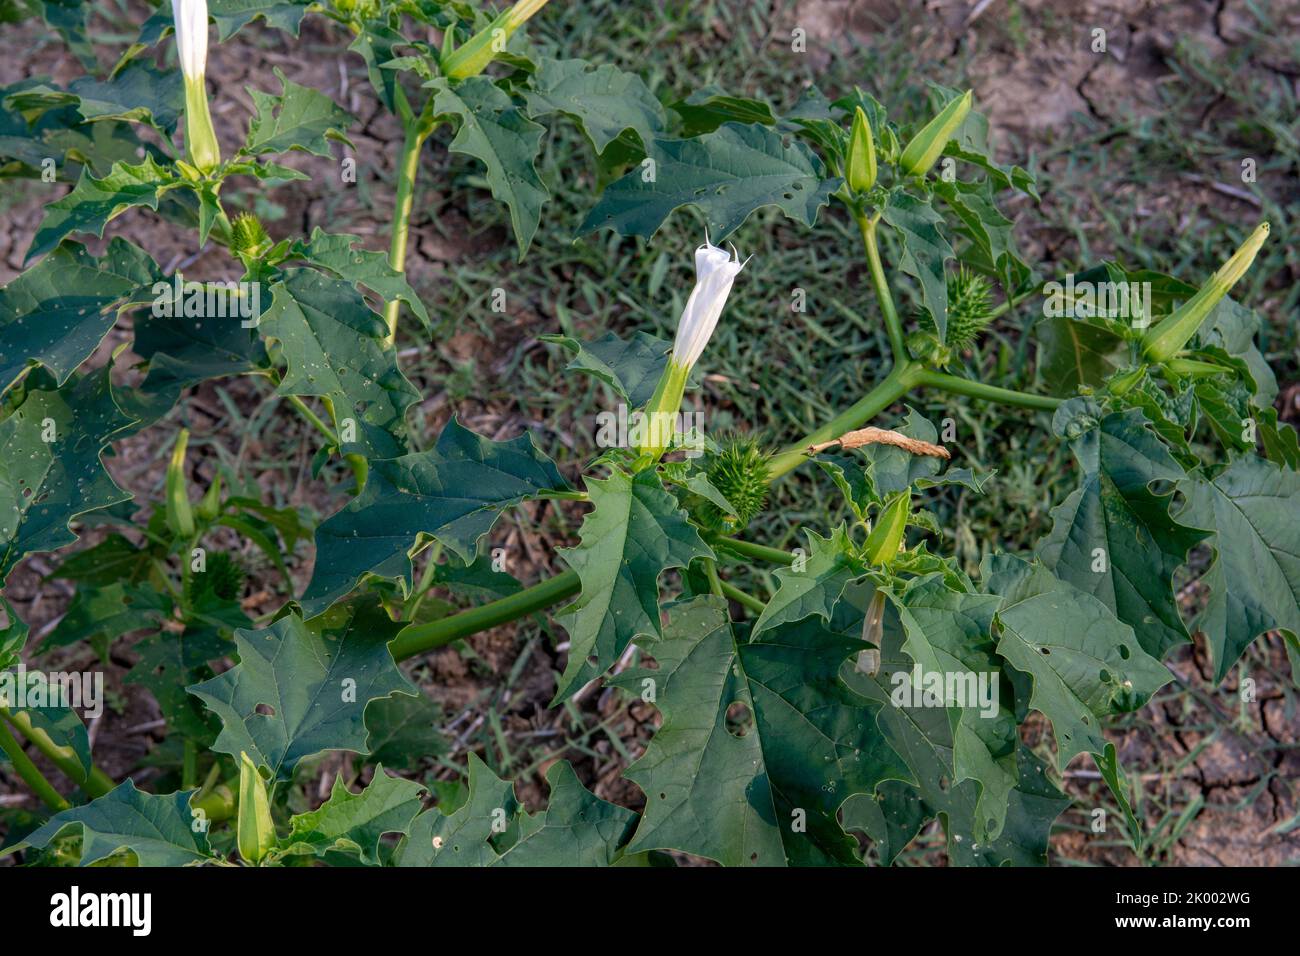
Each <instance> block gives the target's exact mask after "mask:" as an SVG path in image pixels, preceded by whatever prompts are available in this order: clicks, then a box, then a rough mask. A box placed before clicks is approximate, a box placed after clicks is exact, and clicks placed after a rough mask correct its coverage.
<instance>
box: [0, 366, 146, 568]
mask: <svg viewBox="0 0 1300 956" xmlns="http://www.w3.org/2000/svg"><path fill="white" fill-rule="evenodd" d="M109 369H110V366H104V367H103V368H102V369H100V370H99V371H97V372H95V373H94V374H93V375H85V376H82V377H80V378H78V379H74V380H72V381H69V382H67V383H66V384H65V385H64V386H63V387H62V388H55V387H53V386H54V383H53V382H52V381H51V380H50V378H49V376H48V375H46V374H45V373H43V372H40V373H37V372H33V373H31V375H29V377H28V381H27V394H26V397H25V398H24V400H23V403H22V404H21V405H19V406H18V408H17V409H16V410H15V411H14V412H13V414H11V415H10V416H9V417H8V418H6V419H5V420H4V421H0V581H2V580H4V578H5V577H7V576H8V575H9V572H10V571H11V570H13V567H14V565H15V564H17V563H18V561H19V560H20V559H21V558H22V556H23V555H25V554H29V553H31V552H33V551H52V550H54V549H55V548H58V547H62V546H63V545H65V544H68V543H70V542H72V541H75V540H77V536H76V535H75V534H73V533H72V532H71V531H70V530H68V522H69V521H71V520H72V519H73V518H75V517H76V516H77V515H81V514H85V513H86V512H87V511H93V510H94V509H96V508H106V507H108V506H109V505H111V504H114V503H116V502H119V501H126V500H128V499H129V498H130V497H131V496H130V494H128V493H127V492H125V491H123V490H122V489H121V488H119V487H118V486H117V485H116V484H114V482H113V479H112V478H110V477H109V475H108V472H107V471H105V470H104V466H103V465H102V464H101V463H100V460H99V453H100V451H101V450H102V449H103V448H104V446H105V445H106V444H108V442H109V441H110V440H111V439H112V437H113V436H114V435H115V434H117V433H118V432H120V431H122V430H123V429H124V428H126V427H127V426H129V425H130V424H131V419H130V418H127V417H126V416H125V415H123V414H122V412H121V411H120V410H119V409H118V407H117V405H116V404H115V403H114V401H113V396H112V394H111V393H110V390H109V377H108V376H109Z"/></svg>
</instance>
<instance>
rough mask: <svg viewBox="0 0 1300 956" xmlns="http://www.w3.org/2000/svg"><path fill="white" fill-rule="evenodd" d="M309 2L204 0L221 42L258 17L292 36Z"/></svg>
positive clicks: (291, 0) (284, 0) (307, 0)
mask: <svg viewBox="0 0 1300 956" xmlns="http://www.w3.org/2000/svg"><path fill="white" fill-rule="evenodd" d="M309 3H310V0H208V13H209V14H210V15H211V17H212V19H213V20H214V21H216V24H217V39H218V40H221V41H223V42H224V41H225V40H227V39H229V38H230V36H231V35H232V34H234V32H235V31H236V30H239V29H240V28H241V27H243V26H244V25H245V24H248V23H250V22H252V21H253V20H254V19H256V18H258V17H261V18H262V19H263V20H265V21H266V24H267V25H268V26H272V27H275V28H276V29H277V30H283V31H284V32H285V33H288V34H290V35H291V36H295V37H296V36H297V35H298V26H299V24H300V23H301V22H302V18H303V15H304V14H305V13H306V12H307V7H308V5H309ZM168 19H170V16H169V17H168Z"/></svg>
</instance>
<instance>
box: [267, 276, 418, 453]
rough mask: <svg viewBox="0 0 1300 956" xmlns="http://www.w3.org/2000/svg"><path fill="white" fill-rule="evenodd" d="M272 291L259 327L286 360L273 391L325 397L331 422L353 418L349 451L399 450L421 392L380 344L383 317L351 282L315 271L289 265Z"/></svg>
mask: <svg viewBox="0 0 1300 956" xmlns="http://www.w3.org/2000/svg"><path fill="white" fill-rule="evenodd" d="M271 293H272V299H271V306H270V308H268V309H267V310H266V311H265V312H264V313H263V314H262V319H261V322H260V323H259V325H258V328H259V330H260V331H261V334H262V336H263V338H273V339H276V340H278V341H279V342H280V346H281V349H282V351H283V355H284V361H285V363H286V364H287V365H288V369H287V371H286V372H285V376H284V379H283V380H282V381H281V382H280V386H279V388H278V389H277V391H278V392H279V393H280V394H281V395H299V396H301V395H319V396H320V397H321V398H323V399H327V400H328V401H329V403H330V406H331V409H332V415H333V418H334V424H335V425H336V427H341V423H342V422H343V421H344V419H352V420H353V421H354V422H355V423H356V425H357V427H356V429H355V431H356V441H355V445H356V448H355V449H349V450H356V451H358V452H360V453H361V454H364V455H365V456H366V457H367V458H370V457H375V458H391V457H393V456H394V455H399V454H401V452H402V451H403V450H404V448H403V446H404V443H405V435H406V424H405V413H406V409H407V408H408V407H409V406H410V405H412V404H413V403H414V402H417V401H419V398H420V393H419V392H417V391H416V390H415V387H414V386H413V385H411V383H410V382H409V381H407V379H406V376H405V375H403V374H402V371H401V369H400V368H399V367H398V365H397V352H396V350H395V349H394V348H393V346H392V345H391V344H385V343H384V342H383V338H384V336H385V335H387V332H388V327H387V326H386V325H385V324H384V320H383V316H380V315H378V314H376V313H375V312H373V311H372V310H371V309H370V307H369V306H368V305H366V301H365V299H363V298H362V297H361V294H360V293H359V292H357V291H356V289H354V288H352V286H351V284H350V283H348V282H345V281H343V280H340V279H335V278H332V277H330V276H326V275H323V274H321V273H319V272H317V271H315V270H314V269H286V270H285V273H284V280H283V281H281V282H277V283H276V284H275V285H273V286H272V287H271ZM365 425H368V426H371V427H369V428H365V427H362V426H365ZM345 444H351V443H345Z"/></svg>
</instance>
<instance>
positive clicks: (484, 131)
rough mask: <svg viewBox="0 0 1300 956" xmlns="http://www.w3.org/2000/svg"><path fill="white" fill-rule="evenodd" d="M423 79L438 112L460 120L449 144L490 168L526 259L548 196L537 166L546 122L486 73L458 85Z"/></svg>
mask: <svg viewBox="0 0 1300 956" xmlns="http://www.w3.org/2000/svg"><path fill="white" fill-rule="evenodd" d="M425 85H426V86H431V87H433V89H434V94H433V110H434V112H435V113H436V114H438V115H440V116H455V117H456V118H457V119H458V120H459V126H460V128H459V129H458V130H457V131H456V136H455V138H454V139H453V140H452V141H451V146H450V147H448V148H449V149H450V150H451V151H452V152H453V153H464V154H465V155H467V156H473V157H474V158H475V159H477V160H479V161H480V162H481V163H482V164H483V165H484V166H485V167H486V168H487V181H488V186H489V188H491V190H492V195H493V196H494V197H496V199H497V200H498V201H500V202H503V203H505V204H506V206H507V207H508V208H509V210H510V224H511V226H512V227H513V228H514V231H515V239H516V240H517V241H518V243H519V258H520V259H523V257H524V253H525V252H527V251H528V247H529V245H531V244H532V241H533V236H534V235H535V234H536V233H537V226H538V224H539V223H540V221H541V216H542V204H543V203H545V202H546V200H547V199H549V198H550V193H549V192H548V191H547V189H546V185H545V184H544V183H543V182H542V180H541V177H539V176H538V175H537V168H536V167H535V166H534V160H535V159H536V157H537V154H538V152H539V150H540V149H541V146H542V134H543V133H544V132H546V129H545V127H543V126H540V125H538V124H537V123H534V122H533V121H532V120H530V119H528V117H527V116H525V115H524V113H523V111H522V110H520V109H519V108H518V107H516V106H515V103H514V100H512V99H511V98H510V95H509V94H508V93H506V92H505V91H504V90H502V89H501V88H500V87H499V86H497V85H496V84H495V83H493V82H492V81H491V80H489V79H488V78H487V77H483V76H474V77H470V78H469V79H467V80H465V81H463V82H461V83H458V84H456V86H455V87H451V86H449V85H448V83H447V80H446V79H444V78H442V77H439V78H438V79H436V80H433V81H431V82H429V83H427V84H425Z"/></svg>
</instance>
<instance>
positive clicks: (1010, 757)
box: [889, 575, 1019, 843]
mask: <svg viewBox="0 0 1300 956" xmlns="http://www.w3.org/2000/svg"><path fill="white" fill-rule="evenodd" d="M889 597H890V598H891V599H892V600H893V601H894V603H895V606H896V608H897V611H898V615H899V620H900V622H901V624H902V627H903V633H904V635H905V639H904V641H903V643H902V646H901V648H900V650H901V651H902V652H903V653H904V654H906V655H907V656H908V657H910V658H911V659H912V660H913V662H914V663H915V665H916V667H918V668H919V674H916V675H915V676H919V677H920V678H921V684H920V685H919V686H918V685H917V683H916V681H915V679H914V676H913V675H911V674H905V675H904V678H905V680H907V681H910V682H911V683H912V698H911V699H912V700H913V701H915V700H917V699H918V697H919V696H920V694H921V693H923V692H928V691H929V690H930V687H929V685H928V684H926V683H925V681H926V680H927V679H929V680H933V679H934V678H933V677H931V675H937V676H938V677H939V678H941V679H943V680H944V681H945V685H944V686H945V690H944V692H943V693H942V695H941V698H940V701H936V703H937V704H938V705H939V706H941V707H946V708H948V709H949V711H950V714H951V715H952V716H953V717H955V719H950V721H949V723H950V724H951V726H952V760H951V769H952V779H953V781H954V782H955V783H961V782H963V781H965V780H973V781H975V782H976V783H977V784H978V786H979V797H978V799H977V801H976V805H975V812H974V814H973V820H972V823H973V830H974V834H975V839H976V840H977V841H978V842H980V843H988V842H990V841H992V840H996V839H997V838H998V836H999V835H1000V834H1001V832H1002V827H1003V824H1004V822H1005V820H1006V815H1007V806H1008V802H1009V801H1010V799H1011V794H1012V791H1014V790H1015V789H1016V787H1017V785H1018V783H1019V769H1018V766H1017V757H1016V749H1017V748H1016V744H1017V741H1018V737H1017V732H1016V722H1015V719H1014V716H1013V714H1012V713H1011V711H1010V709H1009V708H1006V707H1004V706H1001V705H1000V702H999V701H998V696H997V695H998V689H999V673H1000V662H999V661H998V659H997V657H996V655H995V651H994V642H993V638H992V636H991V635H992V631H993V617H994V614H995V613H996V612H997V610H998V605H999V603H1000V601H999V598H998V597H997V595H993V594H971V593H963V592H957V591H953V590H951V589H950V588H949V587H948V586H947V585H946V584H945V582H944V579H943V577H942V576H941V575H927V576H926V577H923V578H914V579H912V580H911V581H909V582H908V584H907V586H906V588H905V589H904V590H903V591H902V593H901V594H896V593H890V594H889ZM949 675H955V676H960V677H961V678H962V679H963V680H965V681H967V684H966V685H965V687H964V688H963V689H965V690H966V691H967V696H965V697H963V696H962V695H961V694H960V693H958V694H957V696H956V697H955V698H949V697H948V696H947V693H946V690H947V687H948V685H947V683H946V682H947V680H948V677H949ZM981 678H982V679H983V680H984V681H986V682H987V683H986V686H987V687H989V688H990V691H991V700H977V699H973V697H972V696H970V693H971V685H970V683H969V680H970V679H973V680H974V681H975V682H976V683H975V686H976V687H978V681H979V680H980V679H981ZM902 683H903V681H901V680H895V682H894V685H893V690H894V691H895V692H896V691H898V690H900V687H901V685H902ZM952 686H953V687H954V689H956V684H955V683H954V684H953V685H952ZM891 702H892V701H891ZM989 709H991V710H992V713H989V712H988V710H989ZM912 769H913V772H914V773H919V771H918V768H916V767H913V768H912Z"/></svg>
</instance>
